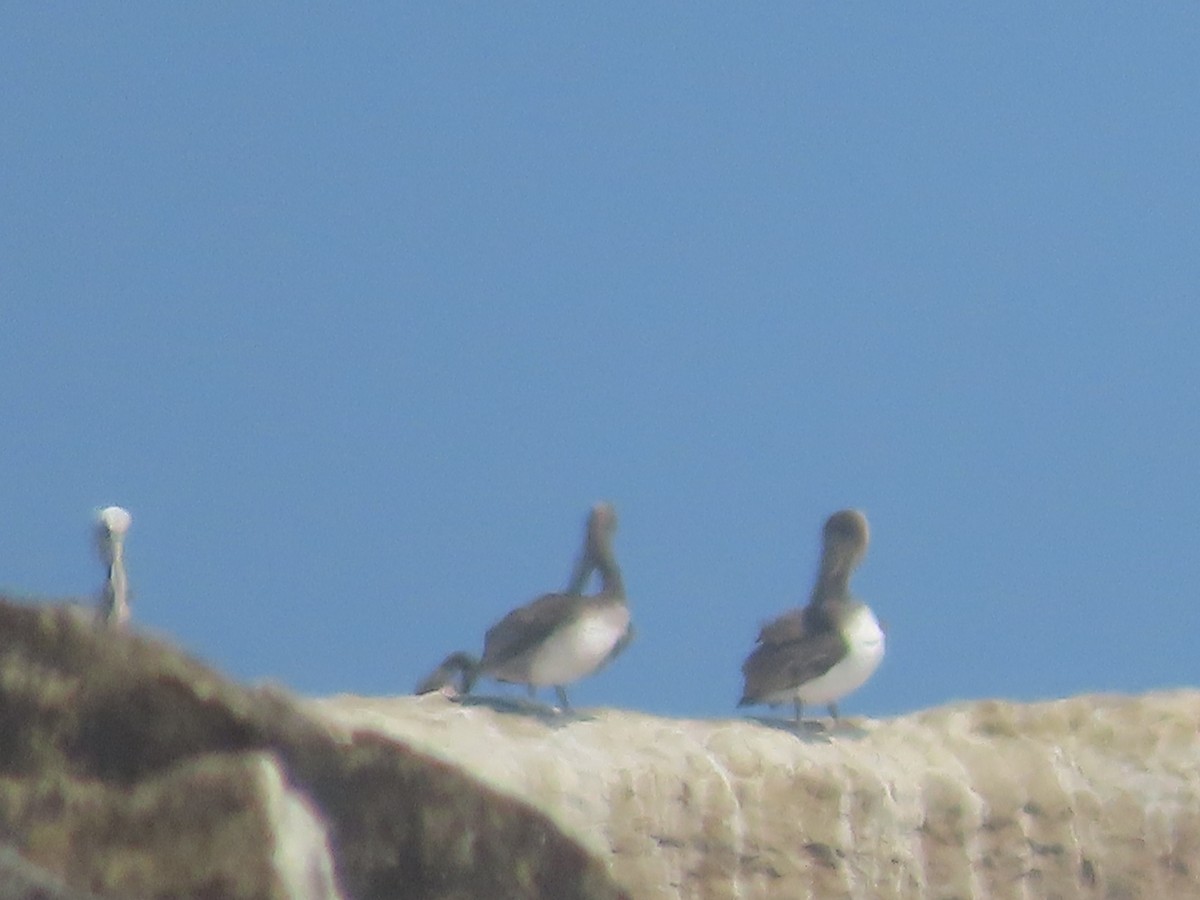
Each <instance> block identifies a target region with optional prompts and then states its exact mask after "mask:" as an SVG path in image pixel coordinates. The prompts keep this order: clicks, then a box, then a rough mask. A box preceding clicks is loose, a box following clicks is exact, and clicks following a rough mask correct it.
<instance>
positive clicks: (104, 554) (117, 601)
mask: <svg viewBox="0 0 1200 900" xmlns="http://www.w3.org/2000/svg"><path fill="white" fill-rule="evenodd" d="M131 524H133V516H131V515H130V514H129V510H127V509H124V508H122V507H120V506H106V507H105V508H104V509H102V510H100V511H99V512H98V513H96V542H97V544H98V546H99V549H100V558H101V559H102V560H104V563H105V565H106V566H108V577H107V578H106V580H105V582H104V588H103V591H102V592H101V595H100V610H99V614H100V620H101V621H102V622H105V623H107V624H109V625H124V624H125V623H126V622H128V621H129V615H130V611H129V579H128V577H127V576H126V574H125V533H126V532H128V531H129V526H130V525H131Z"/></svg>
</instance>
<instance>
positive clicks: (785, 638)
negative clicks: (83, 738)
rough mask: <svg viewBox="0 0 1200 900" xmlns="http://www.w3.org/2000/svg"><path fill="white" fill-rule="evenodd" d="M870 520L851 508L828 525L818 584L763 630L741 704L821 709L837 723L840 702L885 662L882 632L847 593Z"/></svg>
mask: <svg viewBox="0 0 1200 900" xmlns="http://www.w3.org/2000/svg"><path fill="white" fill-rule="evenodd" d="M869 534H870V533H869V530H868V527H867V517H866V516H864V515H863V514H862V513H861V512H859V511H858V510H856V509H846V510H842V511H840V512H836V513H834V514H833V515H832V516H830V517H829V519H828V520H827V521H826V522H825V529H824V532H823V538H824V546H823V548H822V551H821V564H820V567H819V569H818V570H817V583H816V585H815V586H814V587H813V591H812V595H811V597H810V598H809V601H808V605H807V606H805V607H803V608H798V609H794V610H792V611H791V612H788V613H785V614H784V615H782V616H780V617H779V618H777V619H775V620H774V621H773V622H771V623H769V624H767V625H765V626H763V629H762V631H761V632H760V633H759V635H758V642H757V644H756V646H755V648H754V650H753V652H752V653H751V654H750V655H749V656H748V657H747V658H746V662H745V663H743V665H742V674H743V675H744V676H745V687H744V690H743V691H742V699H741V701H739V703H738V706H748V705H751V704H756V703H766V704H769V705H771V706H775V705H778V704H780V703H786V702H788V701H789V700H790V701H792V702H793V703H794V704H795V710H796V725H797V726H798V725H799V724H800V721H801V714H802V712H803V708H804V704H805V703H823V704H827V705H828V707H829V714H830V715H831V716H832V717H833V719H834V721H835V722H836V721H837V717H838V709H837V701H838V700H839V699H841V698H842V697H844V696H846V695H847V694H849V693H850V692H852V691H855V690H857V689H858V688H860V687H861V686H862V685H863V684H864V683H865V682H866V680H867V679H868V678H870V677H871V675H872V674H873V673H874V671H875V669H876V668H878V667H879V663H880V661H881V660H882V659H883V652H884V638H883V630H882V629H881V628H880V627H879V622H878V620H877V619H876V618H875V614H874V613H873V612H871V608H870V607H869V606H867V605H866V604H865V603H862V602H861V601H859V600H857V599H855V598H854V597H853V596H852V595H851V594H850V575H851V573H852V572H853V571H854V569H855V568H856V567H857V566H858V564H859V563H860V562H861V561H862V558H863V556H864V554H865V553H866V552H867V542H868V540H869Z"/></svg>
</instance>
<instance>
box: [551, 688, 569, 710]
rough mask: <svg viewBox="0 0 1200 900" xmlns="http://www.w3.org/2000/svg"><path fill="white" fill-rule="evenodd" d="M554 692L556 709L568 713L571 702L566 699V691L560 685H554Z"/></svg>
mask: <svg viewBox="0 0 1200 900" xmlns="http://www.w3.org/2000/svg"><path fill="white" fill-rule="evenodd" d="M554 690H555V693H557V694H558V708H559V709H561V710H562V711H563V712H570V710H571V701H569V700H568V699H567V689H566V688H565V687H563V686H562V685H561V684H556V685H555V686H554Z"/></svg>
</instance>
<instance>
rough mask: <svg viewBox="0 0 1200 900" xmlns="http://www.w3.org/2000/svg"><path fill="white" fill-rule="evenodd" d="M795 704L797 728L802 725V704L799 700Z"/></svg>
mask: <svg viewBox="0 0 1200 900" xmlns="http://www.w3.org/2000/svg"><path fill="white" fill-rule="evenodd" d="M795 702H796V727H797V728H799V727H800V726H801V725H802V724H804V704H803V703H801V702H800V701H799V700H797V701H795Z"/></svg>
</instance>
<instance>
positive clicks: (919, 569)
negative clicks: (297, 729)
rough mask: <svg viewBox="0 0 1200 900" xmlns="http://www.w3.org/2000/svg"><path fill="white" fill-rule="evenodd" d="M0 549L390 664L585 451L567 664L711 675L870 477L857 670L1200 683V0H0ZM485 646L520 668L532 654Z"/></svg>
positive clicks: (699, 677) (1013, 680) (299, 682)
mask: <svg viewBox="0 0 1200 900" xmlns="http://www.w3.org/2000/svg"><path fill="white" fill-rule="evenodd" d="M0 26H2V27H0V77H2V80H3V83H4V84H5V86H6V87H5V90H4V91H3V92H2V93H0V117H2V118H3V121H4V122H5V123H6V124H5V127H4V129H3V130H2V131H0V172H2V173H3V175H2V176H0V272H2V276H0V311H2V312H0V413H2V415H3V420H4V423H5V428H4V433H5V436H4V439H3V442H2V443H0V448H2V449H0V461H2V463H3V464H2V467H0V502H2V504H3V509H4V519H5V527H4V533H3V541H2V542H0V584H2V585H4V586H6V587H8V588H10V589H13V590H17V591H20V592H23V593H26V594H36V593H40V594H46V595H69V594H83V593H88V592H91V591H93V590H95V589H96V588H97V587H98V585H99V579H100V566H99V563H98V562H97V560H96V559H95V557H94V556H93V555H91V552H90V544H89V542H88V529H89V527H90V524H89V518H88V517H89V516H90V514H91V511H92V509H93V508H94V507H97V506H102V505H106V504H110V503H119V504H122V505H124V506H126V507H128V508H129V509H130V510H131V511H132V512H133V515H134V524H133V529H132V531H131V533H130V536H129V540H128V551H127V552H128V560H129V567H130V577H131V580H132V583H133V586H134V589H135V591H136V597H135V607H134V613H135V617H136V619H137V620H138V621H139V622H140V623H141V624H142V625H143V626H144V627H146V628H148V629H151V630H153V631H156V632H159V633H165V634H167V635H170V636H171V637H172V638H174V639H175V640H177V641H178V642H179V643H180V644H181V645H183V646H184V647H186V648H187V649H188V650H189V651H190V652H192V653H194V654H196V655H198V656H199V657H201V658H203V659H205V660H208V661H210V662H212V663H213V664H215V665H217V666H218V667H220V668H222V669H224V670H226V671H228V672H230V673H231V674H233V675H234V676H236V677H238V678H242V679H248V680H254V679H260V678H271V679H275V680H278V681H281V682H283V683H285V684H288V685H290V686H292V687H294V688H296V689H297V690H300V691H303V692H306V693H313V694H328V693H335V692H342V691H348V692H356V693H366V694H391V693H403V692H406V691H408V690H410V689H411V687H412V685H413V684H414V683H415V681H416V680H417V678H418V677H419V676H420V675H422V674H423V673H424V672H425V670H427V669H428V668H429V667H430V666H432V665H433V664H434V663H436V662H437V661H438V659H440V657H441V656H442V655H443V654H444V653H445V652H446V651H448V650H451V649H456V648H459V647H465V648H469V649H478V647H479V645H480V642H481V638H482V634H483V631H484V630H485V629H486V628H487V626H488V625H490V624H491V623H492V622H493V621H494V620H495V619H497V618H498V617H499V616H500V615H502V614H503V613H504V612H505V611H507V610H508V609H509V608H511V607H512V606H514V605H517V604H519V603H523V602H525V601H527V600H529V599H531V598H532V597H533V596H535V595H537V594H539V593H542V592H544V591H548V590H552V589H556V588H558V587H560V586H562V584H563V583H564V582H565V580H566V578H567V576H568V574H569V572H570V568H571V564H572V562H573V559H574V555H575V553H576V551H577V546H578V543H579V539H580V535H581V529H582V524H583V519H584V516H585V514H586V511H587V509H588V507H589V506H590V504H591V503H592V502H594V501H595V500H598V499H609V500H611V501H612V502H613V503H615V504H616V506H617V509H618V511H619V514H620V519H621V526H620V531H619V533H618V535H617V542H616V547H617V552H618V557H619V559H620V562H621V564H622V567H623V570H624V573H625V577H626V582H627V587H628V590H629V595H630V600H631V605H632V607H633V611H634V617H635V621H636V622H637V625H638V628H639V637H638V640H637V641H636V642H635V643H634V644H633V645H632V646H631V647H630V648H629V650H628V651H627V653H626V655H625V656H624V657H623V658H622V659H620V660H619V662H617V663H615V664H614V665H613V666H611V667H610V668H609V669H607V670H606V671H605V672H603V673H601V674H600V675H598V676H597V677H595V678H593V679H590V680H587V681H585V682H581V683H580V684H578V685H577V686H576V687H575V688H574V690H573V691H572V698H573V700H574V701H575V702H576V704H577V705H583V706H586V705H614V706H625V707H631V708H636V709H642V710H647V711H651V712H656V713H663V714H672V715H689V716H692V715H694V716H725V715H730V714H733V712H734V708H733V704H734V702H735V701H736V699H737V697H738V695H739V691H740V687H741V684H740V675H739V671H738V668H739V665H740V663H741V660H742V658H743V657H744V656H745V654H746V653H747V652H748V651H749V650H750V648H751V645H752V642H753V639H754V636H755V633H756V630H757V626H758V625H759V623H760V622H762V621H763V620H765V619H767V618H769V617H771V616H773V615H775V614H778V613H779V612H782V611H784V610H786V609H787V608H788V607H789V606H792V605H794V604H797V603H800V602H803V601H804V599H805V598H806V596H807V593H808V590H809V587H810V583H811V578H812V575H813V572H814V567H815V564H816V557H817V550H818V537H819V533H820V527H821V523H822V522H823V520H824V518H825V517H826V516H827V515H828V514H829V513H830V512H832V511H834V510H836V509H838V508H841V507H845V506H857V507H860V508H862V509H864V510H865V511H866V512H867V514H868V515H869V517H870V520H871V523H872V528H873V544H872V546H871V549H870V552H869V554H868V556H867V560H866V563H865V564H864V566H863V568H862V569H861V571H860V572H859V574H858V576H857V578H856V581H855V588H856V590H857V593H858V594H859V595H860V596H862V597H863V598H864V599H866V600H867V601H868V602H870V603H871V604H872V605H873V607H874V608H875V609H876V611H877V613H878V614H879V616H880V617H881V618H882V619H883V620H884V621H885V622H886V623H887V627H888V640H889V649H888V656H887V658H886V659H885V661H884V664H883V666H882V667H881V669H880V670H879V672H878V673H877V674H876V676H875V678H874V680H873V681H872V682H870V683H869V684H868V685H867V686H866V687H864V688H863V689H862V690H861V691H860V692H859V693H858V694H857V695H855V696H854V697H853V698H850V699H848V700H847V701H845V702H844V703H843V711H844V712H845V713H847V714H870V715H891V714H898V713H903V712H905V711H909V710H913V709H919V708H923V707H927V706H931V705H935V704H939V703H942V702H946V701H950V700H956V699H966V698H977V697H1010V698H1017V699H1033V698H1042V697H1057V696H1064V695H1069V694H1074V693H1078V692H1083V691H1094V690H1105V691H1122V692H1125V691H1141V690H1145V689H1150V688H1156V687H1170V686H1177V685H1188V684H1194V683H1195V681H1196V662H1195V652H1194V635H1195V634H1196V631H1197V628H1198V627H1200V612H1198V611H1197V603H1196V600H1197V589H1196V585H1197V583H1198V582H1200V577H1198V576H1200V572H1198V569H1200V555H1198V554H1197V553H1196V552H1195V545H1196V539H1197V536H1198V535H1200V502H1198V501H1200V491H1198V489H1197V486H1196V479H1195V471H1196V461H1197V457H1198V452H1197V451H1198V450H1200V429H1198V427H1197V415H1196V410H1197V409H1198V408H1200V404H1198V402H1197V401H1198V398H1197V383H1198V377H1200V361H1198V353H1197V350H1198V342H1200V297H1198V285H1200V225H1198V222H1200V216H1198V213H1200V179H1198V177H1197V163H1196V161H1197V159H1200V93H1198V92H1197V85H1198V84H1200V54H1197V53H1196V47H1197V46H1200V6H1197V5H1195V4H1167V5H1164V6H1157V7H1154V8H1146V7H1142V6H1137V5H1133V4H1111V5H1100V6H1097V5H1095V4H1088V3H1079V2H1075V3H1058V4H1051V5H1049V6H1047V5H1046V4H1034V3H1024V2H1018V3H1011V4H1004V5H1002V6H992V7H981V6H979V5H969V4H968V5H963V4H951V3H933V4H923V5H921V6H919V7H916V8H914V7H904V8H901V7H899V6H896V5H885V4H816V3H811V4H774V5H754V6H751V7H745V6H738V5H716V4H650V5H646V4H631V3H612V4H604V5H601V6H588V7H564V6H562V5H559V4H554V5H551V4H539V3H532V4H521V5H519V6H510V5H500V4H495V5H488V4H484V5H480V4H442V3H438V4H422V5H416V4H405V5H402V7H401V8H399V9H397V8H396V6H395V5H392V4H374V5H368V4H359V5H356V6H355V7H354V8H352V9H343V8H329V9H322V8H305V9H297V8H296V7H290V6H284V5H282V4H278V5H275V4H256V5H254V6H253V8H248V7H246V6H245V5H243V4H203V5H201V6H200V7H191V8H188V7H181V6H177V5H172V6H163V5H161V4H148V3H127V4H121V5H117V6H114V5H103V6H79V5H68V4H20V5H18V6H16V7H11V6H10V7H9V8H7V9H6V10H5V11H4V12H2V13H0ZM510 690H511V689H510Z"/></svg>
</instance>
